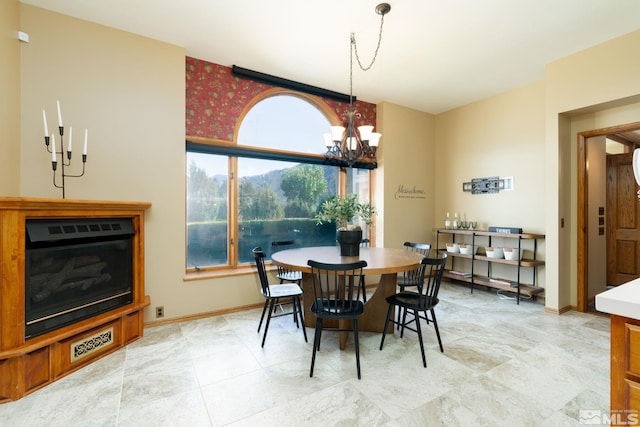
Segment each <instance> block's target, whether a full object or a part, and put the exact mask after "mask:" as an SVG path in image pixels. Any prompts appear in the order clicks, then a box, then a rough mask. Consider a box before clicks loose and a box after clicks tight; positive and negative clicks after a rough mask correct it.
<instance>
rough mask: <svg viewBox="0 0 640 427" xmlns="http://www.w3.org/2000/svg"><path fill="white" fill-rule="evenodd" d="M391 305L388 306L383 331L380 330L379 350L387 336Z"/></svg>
mask: <svg viewBox="0 0 640 427" xmlns="http://www.w3.org/2000/svg"><path fill="white" fill-rule="evenodd" d="M392 308H393V305H391V304H389V308H388V309H387V318H386V319H385V321H384V329H383V330H382V340H380V350H382V346H383V345H384V337H385V336H387V328H388V327H389V318H390V317H391V309H392Z"/></svg>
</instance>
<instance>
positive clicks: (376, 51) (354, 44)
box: [351, 14, 384, 71]
mask: <svg viewBox="0 0 640 427" xmlns="http://www.w3.org/2000/svg"><path fill="white" fill-rule="evenodd" d="M383 25H384V14H383V15H381V16H380V31H379V32H378V45H377V46H376V50H375V52H374V53H373V59H371V63H370V64H369V65H368V66H367V67H363V66H362V62H361V61H360V56H359V55H358V44H357V43H356V35H355V34H354V33H351V44H352V45H353V48H354V51H355V54H356V60H357V61H358V66H359V67H360V69H361V70H362V71H369V70H370V69H371V67H373V64H374V63H375V62H376V58H377V57H378V50H380V44H381V43H382V26H383Z"/></svg>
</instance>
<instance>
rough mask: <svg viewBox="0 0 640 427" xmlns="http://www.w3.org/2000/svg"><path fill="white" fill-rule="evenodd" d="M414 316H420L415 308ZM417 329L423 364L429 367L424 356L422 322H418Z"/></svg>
mask: <svg viewBox="0 0 640 427" xmlns="http://www.w3.org/2000/svg"><path fill="white" fill-rule="evenodd" d="M413 314H414V316H416V318H417V316H418V312H417V311H415V310H414V312H413ZM416 331H417V332H418V341H419V342H420V352H421V353H422V364H423V365H424V367H425V368H426V367H427V358H426V357H425V356H424V343H423V342H422V328H420V322H419V321H417V322H416Z"/></svg>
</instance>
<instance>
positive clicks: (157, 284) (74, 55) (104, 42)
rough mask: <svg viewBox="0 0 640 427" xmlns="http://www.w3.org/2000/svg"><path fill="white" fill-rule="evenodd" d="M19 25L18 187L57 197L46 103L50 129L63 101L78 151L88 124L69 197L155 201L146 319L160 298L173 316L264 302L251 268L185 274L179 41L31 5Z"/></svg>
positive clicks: (182, 86)
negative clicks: (218, 274)
mask: <svg viewBox="0 0 640 427" xmlns="http://www.w3.org/2000/svg"><path fill="white" fill-rule="evenodd" d="M21 26H22V28H23V29H24V30H25V31H27V32H28V33H30V36H31V42H30V43H29V44H28V45H23V46H22V98H21V115H22V139H21V141H22V160H21V172H22V173H21V183H22V191H21V195H22V196H26V197H61V192H60V191H59V190H57V189H54V188H53V186H52V184H51V163H50V155H49V154H47V153H46V151H45V149H44V144H43V138H42V133H43V130H42V129H43V125H42V109H43V108H46V110H47V115H48V118H49V129H50V131H51V130H52V128H53V127H55V126H56V100H58V99H59V100H60V103H61V106H62V115H63V121H64V124H65V126H68V125H71V126H73V127H74V135H75V137H74V147H76V149H79V148H80V146H81V142H82V134H83V132H84V128H85V127H86V128H88V129H89V146H88V160H87V172H86V175H85V176H84V177H82V178H75V179H68V180H67V191H66V193H67V198H74V199H75V198H77V199H93V200H96V199H97V200H139V201H148V202H151V203H152V207H151V209H150V210H149V212H148V214H147V217H146V242H145V243H146V247H145V249H146V292H147V294H148V295H150V296H151V308H150V309H147V310H146V312H145V320H147V321H150V320H154V319H155V314H154V313H153V307H155V306H159V305H162V306H164V307H165V317H166V318H171V317H180V316H186V315H189V314H195V313H202V312H209V311H213V310H217V309H222V308H227V307H235V306H242V305H246V304H250V303H256V302H260V296H259V294H258V291H257V286H256V282H255V279H254V278H253V277H252V276H242V277H240V278H227V279H221V280H209V281H206V280H205V281H197V282H184V281H183V277H184V263H185V261H184V260H185V250H184V248H185V231H184V227H185V148H184V147H185V139H184V138H185V52H184V49H182V48H180V47H176V46H172V45H168V44H165V43H160V42H158V41H154V40H151V39H147V38H143V37H139V36H135V35H132V34H129V33H125V32H122V31H118V30H114V29H111V28H107V27H103V26H99V25H95V24H92V23H89V22H86V21H81V20H77V19H74V18H70V17H67V16H64V15H60V14H56V13H51V12H48V11H45V10H43V9H39V8H34V7H31V6H27V5H22V6H21ZM67 133H68V131H67ZM78 155H79V153H77V154H76V156H78ZM73 163H74V167H76V166H77V165H78V164H79V158H78V157H74V159H73ZM72 170H73V169H72Z"/></svg>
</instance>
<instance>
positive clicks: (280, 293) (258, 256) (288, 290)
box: [252, 247, 308, 347]
mask: <svg viewBox="0 0 640 427" xmlns="http://www.w3.org/2000/svg"><path fill="white" fill-rule="evenodd" d="M252 252H253V256H254V259H255V262H256V267H257V269H258V277H259V278H260V285H261V292H262V296H264V298H265V299H264V307H263V308H262V315H261V316H260V323H259V324H258V332H260V328H261V327H262V321H263V320H264V315H265V312H266V311H267V306H269V314H268V316H267V323H266V324H265V326H264V335H263V337H262V347H264V342H265V340H266V339H267V331H268V330H269V323H270V322H271V318H272V317H281V316H288V315H293V320H294V322H295V324H296V327H298V328H300V324H302V333H303V334H304V341H305V342H308V341H307V330H306V329H305V327H304V318H303V315H302V311H303V310H302V304H301V303H300V296H301V295H302V289H300V286H298V285H296V284H295V283H283V284H279V285H270V284H269V278H268V277H267V270H266V269H265V267H264V259H265V257H266V255H265V253H264V252H263V251H262V248H261V247H256V248H254V249H253V250H252ZM281 300H285V302H284V304H291V305H292V309H291V311H284V310H283V311H282V313H279V314H275V313H274V308H275V305H276V304H278V305H282V304H283V301H281ZM298 315H300V319H299V321H298Z"/></svg>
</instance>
